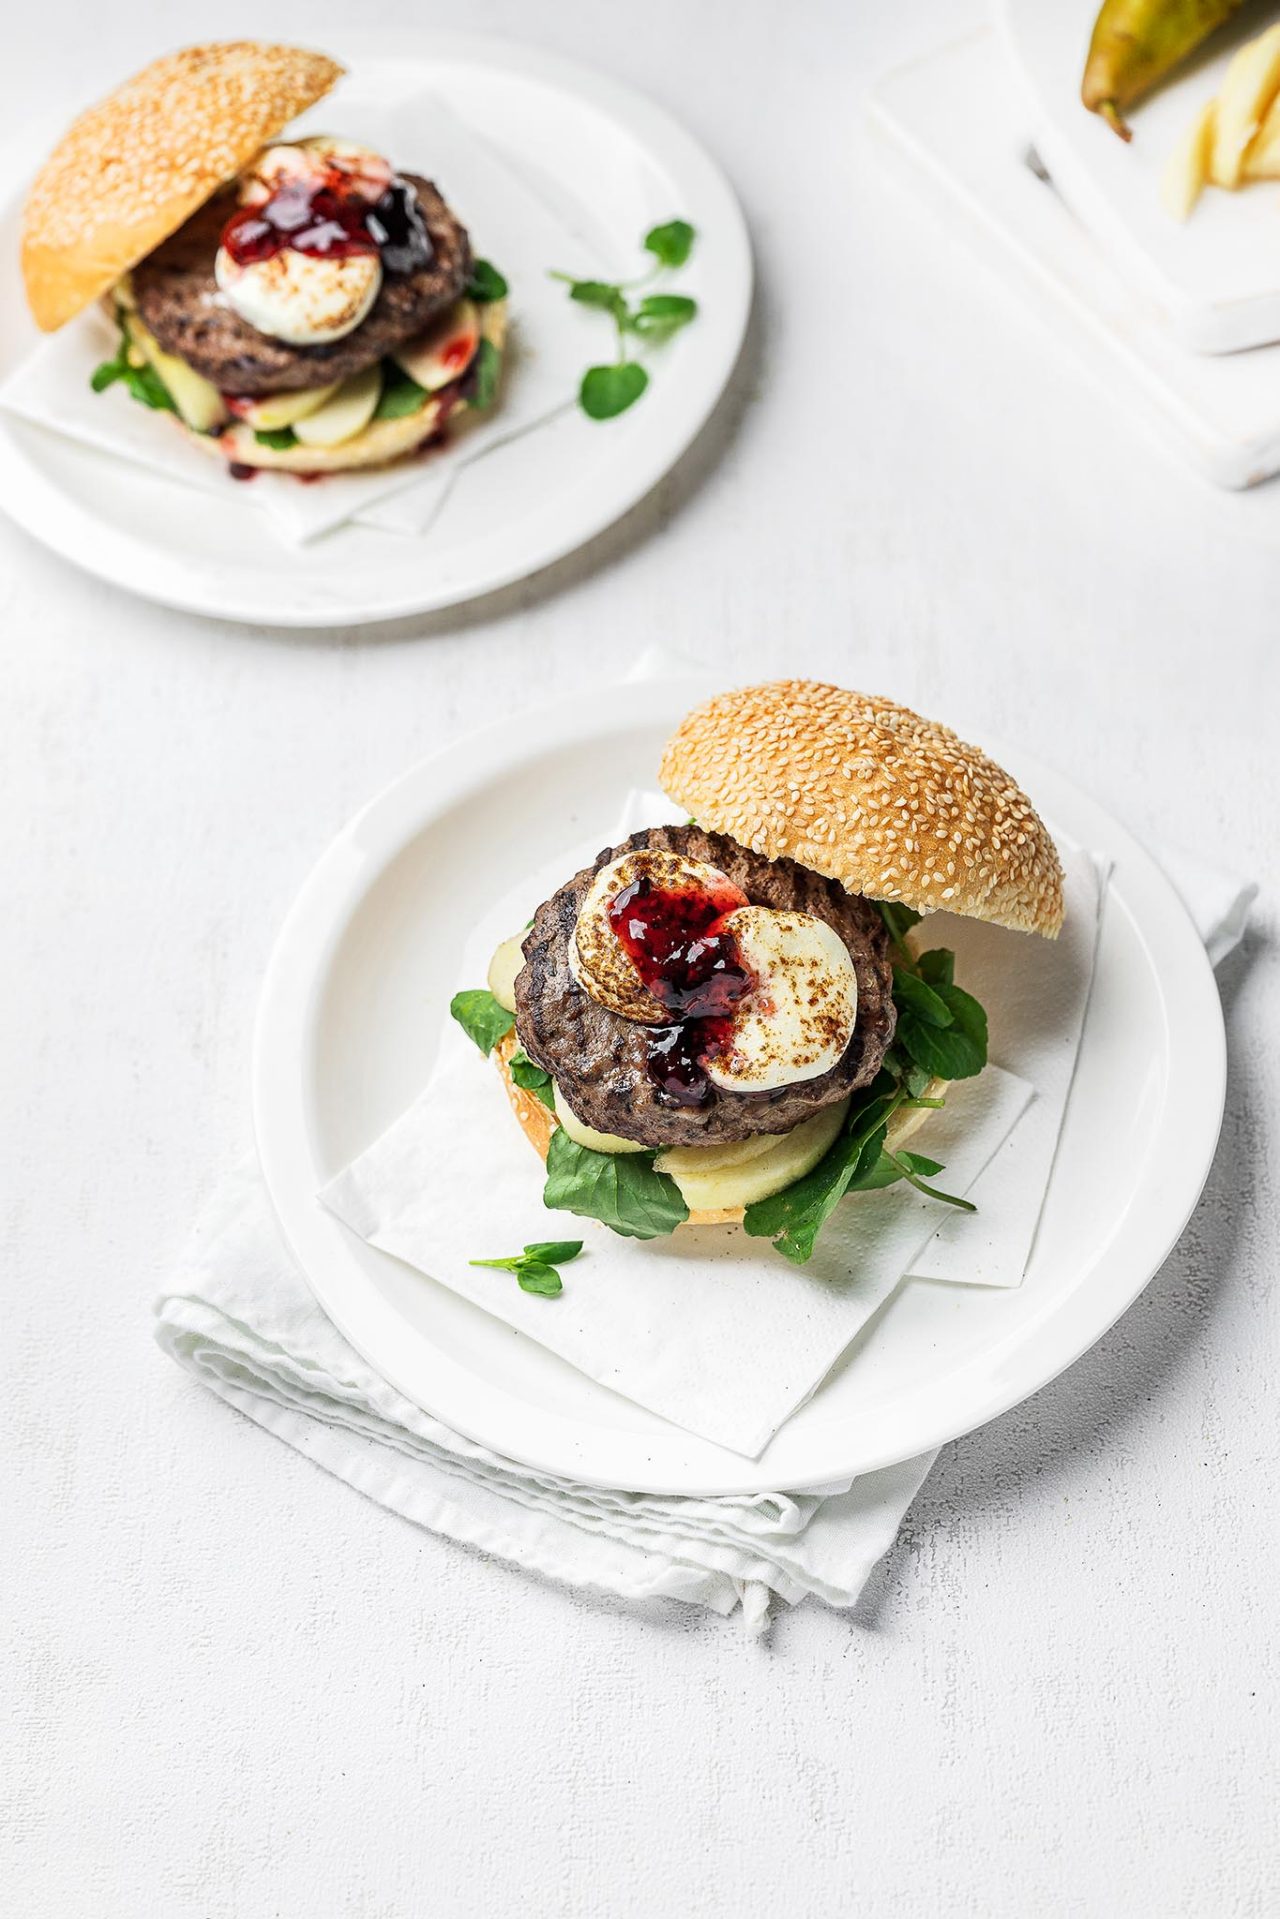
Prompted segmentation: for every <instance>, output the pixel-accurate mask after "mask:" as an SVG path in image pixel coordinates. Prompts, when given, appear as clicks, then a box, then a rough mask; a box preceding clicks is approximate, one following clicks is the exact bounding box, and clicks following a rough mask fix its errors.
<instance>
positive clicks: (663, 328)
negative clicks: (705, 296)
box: [629, 293, 698, 340]
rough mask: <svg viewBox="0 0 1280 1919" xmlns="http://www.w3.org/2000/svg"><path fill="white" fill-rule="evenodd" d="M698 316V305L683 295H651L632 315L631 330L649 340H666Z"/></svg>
mask: <svg viewBox="0 0 1280 1919" xmlns="http://www.w3.org/2000/svg"><path fill="white" fill-rule="evenodd" d="M697 316H698V303H697V301H696V300H691V299H689V298H688V296H687V295H686V294H683V293H651V294H649V295H648V297H647V298H646V299H643V300H641V302H640V305H639V306H638V307H637V308H636V311H635V312H634V313H633V314H632V316H631V319H630V322H629V324H630V328H631V331H632V332H633V333H638V334H640V335H641V336H642V337H643V338H645V339H648V340H665V339H666V338H667V337H668V335H669V334H672V333H676V332H678V331H679V329H680V328H681V327H683V326H688V324H689V322H690V320H694V319H696V318H697Z"/></svg>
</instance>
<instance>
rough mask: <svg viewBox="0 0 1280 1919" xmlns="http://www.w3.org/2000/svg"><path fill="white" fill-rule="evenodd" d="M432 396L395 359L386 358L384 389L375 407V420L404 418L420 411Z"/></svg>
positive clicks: (383, 371) (383, 374)
mask: <svg viewBox="0 0 1280 1919" xmlns="http://www.w3.org/2000/svg"><path fill="white" fill-rule="evenodd" d="M430 397H431V396H430V394H429V393H428V392H427V389H426V388H425V387H424V386H419V385H418V382H417V381H416V380H413V379H411V378H410V377H409V375H408V374H407V373H406V372H405V370H404V368H403V367H402V366H400V365H398V364H397V362H396V361H395V360H390V359H388V360H384V361H383V362H382V391H381V393H380V394H379V395H378V404H377V406H376V407H374V409H373V417H374V419H375V420H403V419H405V418H407V417H408V415H409V414H410V413H420V412H421V411H422V409H423V407H424V406H425V405H426V404H427V401H428V400H429V399H430Z"/></svg>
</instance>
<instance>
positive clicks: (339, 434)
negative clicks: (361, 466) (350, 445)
mask: <svg viewBox="0 0 1280 1919" xmlns="http://www.w3.org/2000/svg"><path fill="white" fill-rule="evenodd" d="M381 392H382V369H381V367H380V366H377V365H374V366H368V367H366V368H365V369H364V371H363V373H353V374H352V376H351V378H350V379H349V380H344V381H343V382H342V385H341V386H340V387H339V388H338V391H337V392H336V393H335V394H334V396H333V398H332V399H331V400H327V401H326V402H325V404H324V405H323V406H322V407H320V408H318V409H317V411H316V412H315V413H308V414H307V415H306V416H305V417H304V418H303V419H301V420H297V421H295V423H294V428H293V430H294V433H295V434H296V435H297V437H298V439H299V440H300V441H301V443H302V445H303V446H341V445H342V444H343V443H344V442H345V441H347V440H354V439H355V437H356V434H357V433H361V432H363V430H364V428H365V427H367V426H368V424H369V422H370V420H371V419H372V418H373V416H374V412H375V410H376V408H377V405H378V397H379V395H380V394H381Z"/></svg>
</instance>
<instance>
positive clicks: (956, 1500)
mask: <svg viewBox="0 0 1280 1919" xmlns="http://www.w3.org/2000/svg"><path fill="white" fill-rule="evenodd" d="M1266 940H1267V936H1266V933H1265V932H1264V931H1262V930H1259V929H1255V930H1252V931H1251V932H1249V933H1248V934H1246V936H1245V938H1244V940H1242V942H1241V944H1240V945H1239V947H1237V949H1236V950H1235V952H1233V953H1231V954H1230V955H1228V957H1227V958H1226V959H1225V960H1223V962H1222V964H1221V965H1220V966H1219V968H1218V985H1219V989H1220V991H1221V994H1222V1005H1223V1013H1224V1016H1225V1019H1226V1027H1227V1056H1228V1065H1227V1104H1226V1113H1225V1116H1224V1119H1223V1126H1222V1136H1221V1138H1220V1139H1219V1142H1218V1150H1217V1153H1216V1154H1215V1156H1214V1161H1213V1166H1212V1167H1211V1169H1210V1172H1209V1178H1208V1180H1207V1181H1206V1183H1205V1189H1204V1192H1203V1193H1202V1194H1201V1196H1200V1201H1199V1204H1198V1205H1197V1207H1196V1210H1195V1212H1194V1213H1193V1214H1192V1216H1191V1219H1190V1220H1189V1221H1188V1223H1187V1226H1186V1230H1185V1231H1184V1232H1183V1234H1182V1237H1181V1238H1180V1239H1179V1241H1178V1244H1177V1245H1176V1246H1175V1247H1174V1249H1173V1251H1172V1252H1171V1253H1170V1255H1169V1257H1168V1259H1166V1261H1165V1262H1164V1265H1163V1266H1162V1267H1161V1268H1160V1270H1159V1272H1158V1273H1156V1275H1155V1277H1154V1278H1153V1279H1152V1280H1151V1283H1150V1284H1149V1285H1148V1286H1147V1287H1146V1289H1145V1290H1144V1291H1143V1292H1142V1293H1141V1294H1140V1296H1139V1297H1138V1299H1137V1300H1135V1302H1134V1304H1133V1305H1132V1306H1131V1307H1130V1308H1129V1310H1128V1311H1127V1312H1126V1313H1125V1314H1124V1315H1123V1316H1122V1317H1121V1318H1120V1319H1119V1320H1118V1321H1117V1322H1116V1324H1115V1325H1114V1326H1113V1327H1112V1328H1111V1330H1110V1332H1108V1333H1107V1334H1105V1335H1104V1337H1103V1338H1102V1339H1100V1340H1099V1341H1098V1343H1097V1345H1095V1346H1093V1347H1092V1348H1091V1349H1090V1350H1089V1351H1088V1352H1087V1353H1085V1354H1084V1355H1083V1356H1082V1357H1081V1358H1080V1359H1078V1360H1077V1361H1076V1362H1075V1364H1074V1365H1073V1366H1071V1367H1069V1368H1068V1369H1067V1371H1066V1372H1065V1373H1062V1374H1060V1375H1059V1377H1058V1378H1057V1379H1055V1380H1052V1381H1051V1382H1050V1384H1049V1385H1047V1386H1045V1387H1043V1388H1042V1389H1041V1391H1040V1392H1038V1393H1036V1394H1035V1395H1034V1396H1033V1397H1032V1398H1031V1399H1028V1400H1024V1401H1023V1403H1022V1404H1021V1405H1019V1406H1016V1407H1014V1408H1012V1410H1011V1411H1009V1412H1007V1413H1004V1414H1003V1415H1002V1416H1001V1417H1000V1418H999V1419H995V1420H992V1421H991V1422H990V1424H989V1425H986V1426H982V1427H979V1428H978V1430H977V1431H976V1432H974V1433H970V1434H968V1435H967V1436H966V1437H964V1438H962V1439H958V1440H954V1441H952V1442H951V1444H949V1445H947V1446H945V1447H944V1448H943V1449H942V1453H941V1455H940V1457H939V1459H938V1462H937V1464H936V1466H935V1467H934V1469H933V1471H932V1473H931V1474H930V1475H929V1477H928V1479H927V1480H926V1481H925V1484H924V1486H923V1488H922V1490H921V1492H920V1494H919V1497H918V1498H917V1499H916V1502H915V1504H914V1505H913V1506H912V1508H911V1511H910V1513H909V1514H908V1516H907V1518H906V1520H905V1521H904V1523H903V1526H902V1530H901V1532H900V1533H899V1535H898V1538H897V1540H896V1542H895V1543H894V1545H893V1547H892V1548H891V1549H890V1551H889V1552H888V1553H887V1554H886V1555H885V1557H884V1559H882V1560H881V1562H880V1564H879V1565H878V1566H877V1568H876V1570H875V1571H874V1573H873V1574H872V1576H871V1578H870V1580H869V1581H868V1583H867V1585H866V1587H865V1588H864V1590H863V1593H862V1596H861V1598H860V1599H859V1601H858V1604H857V1606H856V1607H855V1608H854V1609H853V1612H852V1615H851V1617H852V1618H853V1620H854V1622H855V1623H856V1624H857V1625H859V1626H861V1627H864V1628H868V1629H872V1630H874V1629H877V1628H879V1627H881V1626H882V1625H884V1624H885V1622H886V1618H887V1615H888V1614H889V1612H890V1611H891V1609H892V1607H893V1604H894V1601H895V1599H896V1597H897V1596H898V1594H899V1593H900V1592H901V1590H902V1589H903V1587H904V1586H905V1585H906V1583H907V1581H908V1578H909V1577H910V1568H911V1567H912V1566H913V1564H914V1562H915V1561H917V1560H918V1559H920V1558H921V1557H922V1556H924V1555H925V1554H926V1553H928V1552H929V1551H930V1550H931V1549H932V1548H933V1547H934V1546H936V1544H937V1542H938V1541H939V1540H941V1539H942V1538H944V1537H945V1536H946V1535H947V1534H948V1533H952V1532H954V1531H955V1530H956V1523H957V1520H958V1518H959V1517H960V1516H962V1515H963V1516H964V1517H965V1518H966V1519H969V1520H971V1521H972V1522H974V1524H975V1526H976V1527H978V1528H980V1529H982V1530H983V1531H986V1530H987V1529H988V1527H989V1526H990V1525H992V1524H994V1525H1002V1524H1003V1523H1004V1517H1005V1515H1006V1514H1007V1513H1008V1510H1009V1508H1010V1506H1011V1505H1016V1504H1017V1503H1018V1502H1019V1501H1020V1500H1023V1499H1025V1498H1027V1497H1028V1496H1029V1494H1030V1492H1031V1490H1032V1488H1037V1489H1039V1491H1040V1493H1041V1495H1042V1496H1045V1495H1047V1496H1051V1497H1055V1498H1059V1499H1061V1498H1063V1497H1066V1496H1067V1495H1069V1494H1070V1493H1071V1492H1073V1491H1075V1492H1081V1491H1083V1490H1085V1489H1086V1488H1087V1485H1088V1484H1089V1482H1090V1479H1091V1478H1092V1476H1093V1473H1094V1470H1095V1469H1094V1467H1093V1464H1092V1462H1094V1461H1095V1460H1097V1459H1099V1458H1103V1457H1109V1458H1114V1449H1115V1446H1116V1442H1117V1440H1118V1439H1119V1438H1121V1437H1122V1436H1123V1434H1124V1432H1125V1429H1126V1427H1128V1426H1129V1425H1130V1424H1131V1423H1132V1422H1134V1421H1135V1420H1144V1419H1146V1420H1149V1419H1150V1417H1151V1413H1150V1409H1151V1408H1152V1407H1153V1405H1156V1403H1157V1402H1158V1401H1159V1400H1160V1399H1162V1398H1163V1397H1164V1395H1166V1394H1168V1393H1170V1392H1176V1391H1177V1390H1179V1388H1180V1387H1181V1386H1182V1384H1183V1381H1184V1378H1185V1377H1186V1375H1187V1368H1188V1366H1189V1364H1190V1360H1191V1355H1192V1352H1193V1350H1194V1349H1195V1348H1196V1347H1197V1346H1198V1345H1199V1344H1200V1343H1201V1342H1202V1340H1203V1338H1204V1335H1205V1333H1206V1331H1207V1329H1208V1327H1209V1324H1210V1321H1211V1319H1212V1318H1213V1315H1214V1313H1215V1312H1216V1311H1217V1308H1218V1305H1219V1301H1220V1299H1221V1298H1222V1296H1223V1294H1224V1293H1225V1292H1226V1291H1227V1289H1228V1288H1229V1287H1231V1286H1232V1285H1233V1284H1234V1285H1236V1286H1240V1285H1244V1284H1246V1283H1247V1281H1246V1277H1245V1269H1244V1265H1243V1262H1242V1261H1240V1260H1239V1259H1238V1257H1237V1256H1238V1254H1239V1253H1240V1252H1241V1251H1242V1250H1243V1249H1244V1248H1245V1247H1246V1246H1248V1245H1249V1244H1250V1242H1251V1239H1252V1238H1253V1237H1254V1235H1255V1234H1256V1226H1255V1219H1254V1214H1253V1211H1252V1208H1251V1203H1250V1202H1251V1196H1252V1194H1253V1193H1254V1191H1255V1190H1256V1187H1257V1184H1258V1182H1259V1180H1260V1178H1261V1177H1262V1176H1263V1173H1264V1168H1265V1156H1266V1146H1265V1142H1264V1141H1263V1140H1262V1139H1260V1137H1259V1135H1258V1130H1257V1128H1256V1126H1255V1124H1254V1121H1253V1115H1254V1113H1255V1111H1256V1104H1257V1102H1256V1097H1255V1095H1256V1078H1257V1066H1256V1046H1255V1045H1254V1044H1253V1043H1252V1041H1251V1039H1250V1036H1249V1034H1248V1033H1247V1032H1246V1031H1245V1030H1244V1020H1243V1016H1242V1015H1241V1014H1240V1011H1239V1002H1240V1000H1241V998H1242V995H1243V992H1244V988H1245V984H1246V982H1247V980H1248V979H1249V976H1250V973H1251V970H1252V967H1253V964H1254V961H1255V958H1256V956H1257V955H1258V954H1259V953H1260V952H1261V950H1262V948H1263V946H1264V944H1265V943H1266ZM1156 1416H1157V1417H1159V1409H1158V1406H1157V1411H1156ZM1080 1456H1083V1459H1084V1461H1085V1462H1087V1463H1086V1464H1085V1465H1084V1466H1083V1467H1082V1466H1081V1465H1080V1464H1078V1463H1077V1461H1078V1458H1079V1457H1080Z"/></svg>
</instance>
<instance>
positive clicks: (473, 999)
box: [449, 986, 516, 1053]
mask: <svg viewBox="0 0 1280 1919" xmlns="http://www.w3.org/2000/svg"><path fill="white" fill-rule="evenodd" d="M449 1011H450V1012H451V1013H452V1014H453V1017H454V1018H455V1019H456V1020H457V1022H458V1024H459V1026H460V1027H461V1028H462V1030H463V1032H464V1033H465V1034H466V1035H467V1038H468V1039H471V1040H474V1041H475V1043H476V1045H477V1046H478V1047H479V1048H480V1051H481V1052H482V1053H491V1052H492V1051H493V1049H494V1047H495V1046H496V1045H497V1044H498V1041H499V1040H500V1039H505V1037H506V1035H507V1034H508V1033H509V1032H510V1031H511V1028H512V1027H513V1026H514V1025H515V1023H516V1016H515V1014H514V1013H509V1012H508V1011H507V1009H506V1007H505V1006H499V1004H498V1002H497V1000H496V999H495V998H494V997H493V994H492V993H490V992H487V991H486V990H485V988H484V987H483V986H477V987H473V988H471V989H470V990H469V991H467V992H465V993H455V994H454V996H453V998H452V999H451V1000H450V1001H449Z"/></svg>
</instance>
